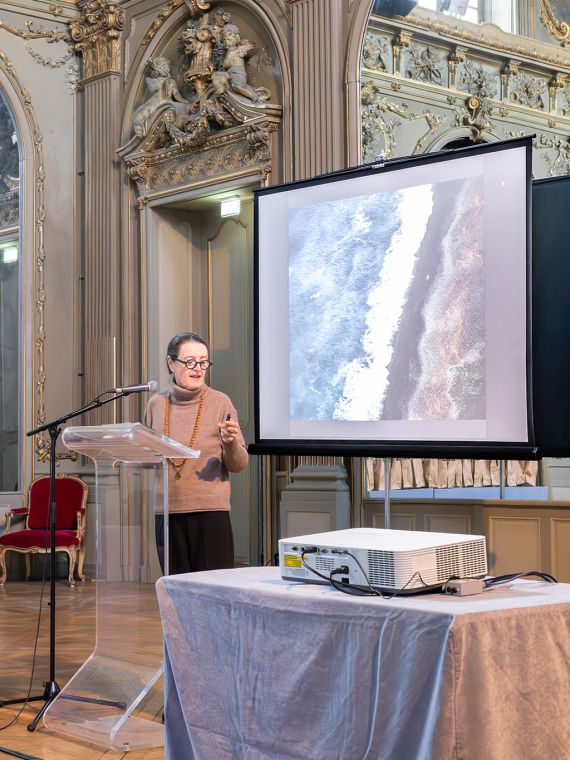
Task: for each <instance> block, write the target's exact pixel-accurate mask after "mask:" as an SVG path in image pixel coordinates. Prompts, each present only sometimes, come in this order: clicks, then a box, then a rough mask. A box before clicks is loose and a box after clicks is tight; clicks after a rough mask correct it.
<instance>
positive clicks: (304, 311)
mask: <svg viewBox="0 0 570 760" xmlns="http://www.w3.org/2000/svg"><path fill="white" fill-rule="evenodd" d="M431 209H432V200H431V188H430V186H421V187H416V188H408V189H405V190H401V191H398V192H392V193H376V194H373V195H366V196H358V197H355V198H350V199H343V200H339V201H330V202H324V203H319V204H313V205H310V206H304V207H301V208H298V209H292V210H291V211H290V217H289V251H290V262H289V355H290V378H291V380H290V412H291V418H292V419H295V420H333V419H337V420H343V419H346V420H374V419H379V417H380V416H381V412H382V400H383V397H384V394H385V390H386V384H387V378H388V375H389V371H388V367H389V364H390V361H391V358H392V353H393V337H394V333H395V332H396V330H397V328H398V324H399V319H400V315H401V312H402V309H403V308H404V305H405V301H406V293H407V291H408V288H409V285H410V281H411V279H412V277H413V271H414V266H415V262H416V259H417V254H418V250H419V248H420V245H421V242H422V238H423V235H424V232H425V228H426V225H427V222H428V220H429V216H430V213H431Z"/></svg>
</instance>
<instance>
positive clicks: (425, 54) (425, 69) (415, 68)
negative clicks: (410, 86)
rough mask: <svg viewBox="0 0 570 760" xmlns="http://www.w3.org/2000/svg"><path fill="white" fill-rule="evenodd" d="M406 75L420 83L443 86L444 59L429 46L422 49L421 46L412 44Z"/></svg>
mask: <svg viewBox="0 0 570 760" xmlns="http://www.w3.org/2000/svg"><path fill="white" fill-rule="evenodd" d="M406 75H407V76H408V77H410V78H411V79H417V80H419V81H420V82H429V83H431V84H439V85H441V84H442V83H443V58H442V56H441V55H440V54H439V53H437V52H436V51H435V50H434V49H433V48H431V47H429V46H428V47H425V48H420V47H419V45H416V44H411V45H410V46H409V59H408V70H407V72H406Z"/></svg>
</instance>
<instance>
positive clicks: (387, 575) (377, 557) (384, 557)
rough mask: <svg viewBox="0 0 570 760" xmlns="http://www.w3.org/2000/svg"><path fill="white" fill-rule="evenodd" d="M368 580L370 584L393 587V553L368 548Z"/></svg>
mask: <svg viewBox="0 0 570 760" xmlns="http://www.w3.org/2000/svg"><path fill="white" fill-rule="evenodd" d="M367 554H368V580H369V582H370V585H371V586H381V587H386V588H394V586H395V585H396V576H395V572H394V554H393V553H392V552H379V551H376V550H374V549H370V550H369V551H368V552H367Z"/></svg>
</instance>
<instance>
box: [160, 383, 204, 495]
mask: <svg viewBox="0 0 570 760" xmlns="http://www.w3.org/2000/svg"><path fill="white" fill-rule="evenodd" d="M205 395H206V391H202V393H201V394H200V400H199V402H198V414H197V415H196V422H195V423H194V430H193V431H192V437H191V438H190V442H189V444H188V448H189V449H192V448H194V443H195V442H196V436H197V435H198V428H199V427H200V419H201V418H202V410H203V409H204V396H205ZM171 401H172V394H171V393H169V394H168V396H167V397H166V407H165V410H164V435H166V436H167V435H168V430H169V418H170V404H171ZM169 461H170V464H171V466H172V469H173V470H174V477H175V479H176V480H180V478H181V477H182V468H183V467H184V465H185V464H186V460H185V459H170V460H169Z"/></svg>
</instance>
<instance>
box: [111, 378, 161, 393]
mask: <svg viewBox="0 0 570 760" xmlns="http://www.w3.org/2000/svg"><path fill="white" fill-rule="evenodd" d="M157 390H158V383H157V382H156V380H149V381H148V383H145V384H144V385H127V386H125V387H124V388H113V389H112V390H111V393H146V392H148V393H156V392H157Z"/></svg>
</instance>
